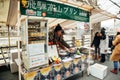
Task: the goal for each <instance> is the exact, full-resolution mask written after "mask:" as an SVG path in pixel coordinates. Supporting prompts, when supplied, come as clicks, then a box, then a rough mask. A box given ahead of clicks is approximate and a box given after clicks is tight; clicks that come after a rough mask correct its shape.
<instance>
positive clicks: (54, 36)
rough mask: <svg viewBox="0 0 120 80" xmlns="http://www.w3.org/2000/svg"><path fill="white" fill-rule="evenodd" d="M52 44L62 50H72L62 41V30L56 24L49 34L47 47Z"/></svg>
mask: <svg viewBox="0 0 120 80" xmlns="http://www.w3.org/2000/svg"><path fill="white" fill-rule="evenodd" d="M54 44H55V45H59V47H60V48H62V49H64V50H67V49H69V50H70V51H71V50H72V49H71V48H70V46H69V45H68V44H67V43H66V42H65V41H64V39H63V29H62V27H61V26H60V24H58V25H57V26H56V27H55V29H54V30H53V31H52V32H49V45H54Z"/></svg>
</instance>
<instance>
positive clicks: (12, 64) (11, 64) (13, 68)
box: [10, 62, 18, 73]
mask: <svg viewBox="0 0 120 80" xmlns="http://www.w3.org/2000/svg"><path fill="white" fill-rule="evenodd" d="M10 70H11V73H15V72H18V66H17V64H16V63H15V62H11V63H10Z"/></svg>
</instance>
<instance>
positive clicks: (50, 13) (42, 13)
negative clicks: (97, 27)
mask: <svg viewBox="0 0 120 80" xmlns="http://www.w3.org/2000/svg"><path fill="white" fill-rule="evenodd" d="M20 11H21V14H22V15H28V16H38V17H51V18H61V19H69V20H77V21H83V22H89V12H88V11H85V10H82V9H80V8H76V7H73V6H69V5H65V4H61V3H56V2H52V1H47V0H20Z"/></svg>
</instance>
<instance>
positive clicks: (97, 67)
mask: <svg viewBox="0 0 120 80" xmlns="http://www.w3.org/2000/svg"><path fill="white" fill-rule="evenodd" d="M89 69H90V74H91V75H92V76H94V77H97V78H99V79H103V78H105V77H106V76H107V69H108V67H107V66H104V65H101V64H98V63H96V64H94V65H91V66H90V68H89Z"/></svg>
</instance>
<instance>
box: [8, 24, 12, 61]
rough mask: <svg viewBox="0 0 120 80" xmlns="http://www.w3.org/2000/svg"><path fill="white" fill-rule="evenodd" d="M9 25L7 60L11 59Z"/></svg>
mask: <svg viewBox="0 0 120 80" xmlns="http://www.w3.org/2000/svg"><path fill="white" fill-rule="evenodd" d="M10 46H11V45H10V26H9V25H8V48H9V52H8V56H9V61H11V56H10Z"/></svg>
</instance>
